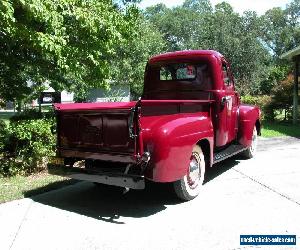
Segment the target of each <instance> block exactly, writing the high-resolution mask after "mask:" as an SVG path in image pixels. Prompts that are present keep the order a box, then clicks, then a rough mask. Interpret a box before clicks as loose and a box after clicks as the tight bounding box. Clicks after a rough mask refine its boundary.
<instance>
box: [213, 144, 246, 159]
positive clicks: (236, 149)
mask: <svg viewBox="0 0 300 250" xmlns="http://www.w3.org/2000/svg"><path fill="white" fill-rule="evenodd" d="M246 149H247V148H246V147H244V146H242V145H230V146H229V147H227V148H226V149H224V150H222V151H220V152H218V153H215V154H214V163H217V162H220V161H223V160H225V159H227V158H229V157H231V156H233V155H236V154H238V153H240V152H242V151H244V150H246Z"/></svg>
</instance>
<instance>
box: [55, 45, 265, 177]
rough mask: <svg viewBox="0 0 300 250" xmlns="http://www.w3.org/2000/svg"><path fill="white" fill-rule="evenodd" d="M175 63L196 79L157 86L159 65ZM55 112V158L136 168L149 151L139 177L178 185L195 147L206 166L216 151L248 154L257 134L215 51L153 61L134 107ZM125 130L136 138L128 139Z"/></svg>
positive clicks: (71, 107) (254, 117)
mask: <svg viewBox="0 0 300 250" xmlns="http://www.w3.org/2000/svg"><path fill="white" fill-rule="evenodd" d="M182 63H183V64H184V65H186V64H187V65H188V70H190V69H196V72H195V73H196V75H197V76H196V78H195V79H194V78H193V79H187V80H182V81H178V80H177V81H175V80H169V78H168V80H160V79H161V78H160V72H161V71H160V68H161V67H162V66H164V67H166V66H167V65H169V64H178V65H180V64H182ZM175 73H176V74H177V72H174V74H175ZM187 73H188V74H189V73H193V74H194V72H190V71H188V72H187ZM172 79H175V78H172ZM224 98H226V101H224V100H225V99H224ZM55 109H56V111H57V116H58V138H59V148H58V152H59V153H60V156H62V157H73V158H75V157H76V158H80V159H85V158H88V159H97V160H103V161H114V162H123V163H133V164H136V165H137V167H139V166H140V162H141V156H142V155H143V153H144V152H149V153H150V155H151V160H150V162H149V163H148V165H147V167H146V169H145V172H144V175H145V177H146V178H148V179H151V180H154V181H157V182H171V181H176V180H178V179H180V178H182V177H183V176H184V175H185V173H186V172H187V168H188V165H189V161H190V156H191V152H192V148H193V146H194V145H195V144H197V143H200V142H201V143H206V144H207V145H208V149H207V150H206V153H207V154H209V155H207V158H208V159H209V160H210V165H212V164H213V155H214V151H215V150H218V149H221V148H223V147H225V146H227V145H230V144H231V143H233V142H236V143H240V144H241V145H244V146H246V147H248V146H249V145H250V143H251V138H252V131H253V127H254V126H255V125H257V126H258V128H259V127H260V126H259V119H260V111H259V108H258V107H254V106H248V105H241V104H240V99H239V95H238V93H237V92H236V91H235V88H234V80H233V77H232V73H231V70H230V65H229V63H228V62H227V61H226V59H225V58H224V57H223V56H222V55H221V54H220V53H218V52H216V51H202V50H197V51H179V52H172V53H166V54H163V55H158V56H154V57H152V58H151V59H150V60H149V62H148V64H147V67H146V72H145V83H144V92H143V95H142V99H141V101H139V102H124V103H76V104H56V105H55ZM132 109H134V110H135V111H134V113H133V111H132ZM133 114H134V116H133V123H131V117H132V115H133ZM130 129H131V130H132V132H133V133H134V134H136V135H137V136H136V137H130V133H129V130H130Z"/></svg>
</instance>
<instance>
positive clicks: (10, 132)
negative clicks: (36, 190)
mask: <svg viewBox="0 0 300 250" xmlns="http://www.w3.org/2000/svg"><path fill="white" fill-rule="evenodd" d="M53 124H54V120H53V119H44V118H43V119H35V120H34V119H32V120H17V121H11V122H10V124H9V125H8V126H5V127H3V126H2V127H1V130H2V131H0V132H1V134H2V136H3V135H4V136H3V138H1V139H2V140H1V141H2V142H3V145H2V149H1V153H2V158H1V159H0V167H1V168H0V175H4V176H6V175H8V176H9V175H15V174H27V173H32V172H36V171H39V170H41V169H43V168H45V164H46V163H47V161H48V158H49V157H51V156H53V155H54V146H55V136H54V135H53V134H52V133H51V126H53Z"/></svg>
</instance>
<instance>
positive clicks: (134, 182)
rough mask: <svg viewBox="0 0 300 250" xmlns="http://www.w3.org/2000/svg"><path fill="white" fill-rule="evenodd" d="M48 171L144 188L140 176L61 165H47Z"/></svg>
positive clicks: (88, 179) (111, 183)
mask: <svg viewBox="0 0 300 250" xmlns="http://www.w3.org/2000/svg"><path fill="white" fill-rule="evenodd" d="M48 173H49V174H53V175H59V176H64V177H69V178H72V179H76V180H82V181H90V182H97V183H102V184H107V185H112V186H118V187H126V188H131V189H144V188H145V179H144V177H142V176H135V175H121V174H115V173H101V172H98V171H95V170H90V169H85V168H76V167H66V166H63V165H48Z"/></svg>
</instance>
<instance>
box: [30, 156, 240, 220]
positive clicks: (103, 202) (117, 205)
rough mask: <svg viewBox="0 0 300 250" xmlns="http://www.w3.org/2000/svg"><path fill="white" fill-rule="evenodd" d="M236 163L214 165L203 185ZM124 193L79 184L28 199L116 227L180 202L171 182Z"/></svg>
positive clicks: (31, 193)
mask: <svg viewBox="0 0 300 250" xmlns="http://www.w3.org/2000/svg"><path fill="white" fill-rule="evenodd" d="M238 163H239V162H238V161H237V160H234V159H231V160H227V161H225V162H223V163H219V164H216V165H215V166H214V167H213V168H210V169H208V170H207V181H206V182H209V181H211V180H213V179H215V178H217V177H218V176H219V175H221V174H222V173H224V172H226V171H228V170H230V169H231V168H232V167H234V166H235V165H237V164H238ZM58 184H59V183H58ZM62 184H65V183H62ZM54 185H57V184H54ZM49 186H50V187H49ZM51 187H52V184H50V185H48V186H46V187H45V188H42V189H37V190H33V191H30V192H27V193H26V196H27V197H28V196H30V197H31V196H32V195H34V194H39V193H42V192H45V190H48V189H49V188H51ZM56 187H57V186H56ZM123 191H124V189H123V188H119V187H113V186H106V185H101V184H99V185H95V184H94V183H89V182H78V183H76V184H75V185H71V186H67V187H65V188H62V189H59V190H55V191H52V192H48V193H44V194H40V195H37V196H32V197H31V199H32V200H34V201H36V202H39V203H41V204H44V205H48V206H51V207H56V208H59V209H62V210H66V211H69V212H74V213H77V214H80V215H84V216H88V217H91V218H94V219H97V220H102V221H105V222H110V223H115V224H125V222H124V220H123V219H122V218H124V217H131V218H143V217H148V216H152V215H154V214H156V213H159V212H161V211H163V210H165V209H167V206H166V205H176V204H179V203H182V201H181V200H179V199H178V198H177V197H176V196H175V194H174V192H173V186H172V184H170V183H163V184H158V183H151V182H147V183H146V189H144V190H130V191H129V192H128V193H126V194H123Z"/></svg>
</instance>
